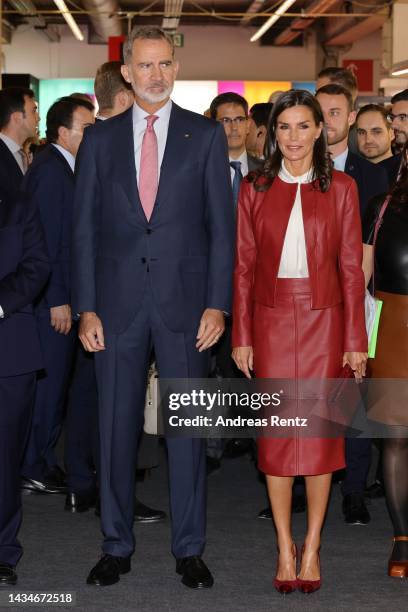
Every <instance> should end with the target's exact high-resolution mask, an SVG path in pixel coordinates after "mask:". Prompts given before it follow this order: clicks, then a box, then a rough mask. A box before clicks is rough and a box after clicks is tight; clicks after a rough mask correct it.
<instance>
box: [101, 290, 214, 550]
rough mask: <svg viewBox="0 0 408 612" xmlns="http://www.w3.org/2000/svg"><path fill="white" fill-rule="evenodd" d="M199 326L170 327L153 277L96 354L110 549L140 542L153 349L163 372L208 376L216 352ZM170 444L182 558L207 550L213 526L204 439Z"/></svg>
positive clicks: (175, 530)
mask: <svg viewBox="0 0 408 612" xmlns="http://www.w3.org/2000/svg"><path fill="white" fill-rule="evenodd" d="M197 327H198V321H197ZM196 332H197V330H196V329H194V330H192V331H191V332H186V333H176V332H172V331H171V330H169V329H168V328H167V327H166V326H165V324H164V322H163V320H162V318H161V316H160V314H159V312H158V310H157V307H156V305H155V302H154V297H153V293H152V290H151V288H150V286H149V285H148V284H147V287H146V293H145V296H144V299H143V302H142V304H141V306H140V308H139V310H138V312H137V315H136V317H135V319H134V321H133V323H132V325H131V326H130V327H129V328H128V329H127V330H126V331H125V332H123V333H121V334H119V335H114V334H110V333H109V332H108V333H105V346H106V349H105V351H101V352H100V353H96V355H95V357H96V359H95V365H96V375H97V382H98V396H99V423H100V451H101V455H100V463H101V465H100V468H101V469H100V487H101V524H102V531H103V534H104V543H103V551H104V552H105V553H109V554H113V555H116V556H121V557H126V556H129V555H131V554H132V553H133V551H134V547H135V540H134V536H133V531H132V525H133V513H134V512H133V511H134V490H135V469H136V458H137V446H138V440H139V436H140V432H141V430H142V427H143V418H144V403H145V394H146V384H147V372H148V366H149V356H150V352H151V348H152V346H153V347H154V351H155V356H156V361H157V366H158V371H159V374H160V376H161V377H162V378H187V377H188V376H192V377H197V378H198V377H203V376H205V375H206V374H207V371H208V370H207V367H208V366H207V363H208V355H207V354H205V353H199V352H198V351H197V349H196V348H195V342H196V338H195V336H196ZM167 449H168V464H169V482H170V509H171V517H172V552H173V554H174V555H175V556H176V557H177V558H180V557H185V556H190V555H200V554H201V553H202V551H203V548H204V543H205V526H206V512H205V508H206V477H205V454H204V442H203V440H200V439H189V438H188V439H187V438H172V439H170V438H169V439H168V440H167Z"/></svg>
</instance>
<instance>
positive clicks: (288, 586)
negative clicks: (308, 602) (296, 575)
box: [273, 543, 298, 595]
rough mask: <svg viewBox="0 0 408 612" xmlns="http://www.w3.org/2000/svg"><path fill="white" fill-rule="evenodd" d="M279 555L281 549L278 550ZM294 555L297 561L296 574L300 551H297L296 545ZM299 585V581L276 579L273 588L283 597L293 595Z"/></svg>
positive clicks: (293, 548)
mask: <svg viewBox="0 0 408 612" xmlns="http://www.w3.org/2000/svg"><path fill="white" fill-rule="evenodd" d="M278 553H279V548H278ZM292 554H293V558H294V560H295V572H296V561H297V556H298V551H297V546H296V544H295V543H293V544H292ZM278 571H279V559H278V561H277V566H276V574H277V573H278ZM297 583H298V581H297V579H295V580H279V579H278V578H276V577H275V578H274V580H273V586H274V587H275V589H276V590H277V591H278V593H280V594H281V595H289V593H293V591H296V589H297Z"/></svg>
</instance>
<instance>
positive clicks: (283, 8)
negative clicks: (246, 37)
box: [250, 0, 296, 42]
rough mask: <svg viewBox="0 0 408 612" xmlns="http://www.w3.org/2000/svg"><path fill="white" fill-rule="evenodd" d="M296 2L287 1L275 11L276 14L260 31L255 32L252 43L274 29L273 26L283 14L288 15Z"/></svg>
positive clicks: (292, 0)
mask: <svg viewBox="0 0 408 612" xmlns="http://www.w3.org/2000/svg"><path fill="white" fill-rule="evenodd" d="M295 2H296V0H285V2H284V3H283V4H281V5H280V7H279V8H278V9H277V10H276V11H275V13H274V14H273V15H271V17H269V19H268V20H267V21H265V23H264V24H263V26H261V27H260V28H259V30H258V31H257V32H255V34H254V35H253V36H252V38H251V39H250V40H251V42H255V41H256V40H258V39H259V38H261V36H263V35H264V34H265V32H266V31H267V30H269V28H270V27H272V26H273V24H274V23H276V22H277V21H278V19H280V18H281V17H282V15H283V13H286V11H287V10H288V9H289V8H290V7H291V6H292V4H295Z"/></svg>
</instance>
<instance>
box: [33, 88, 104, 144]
mask: <svg viewBox="0 0 408 612" xmlns="http://www.w3.org/2000/svg"><path fill="white" fill-rule="evenodd" d="M72 93H86V94H89V95H91V96H93V95H94V79H42V80H41V81H40V99H39V105H40V117H41V120H40V135H41V137H44V136H45V125H46V122H45V120H46V117H47V112H48V109H49V108H50V106H51V104H53V103H54V102H55V101H56V100H57V99H58V98H61V97H62V96H70V95H71V94H72Z"/></svg>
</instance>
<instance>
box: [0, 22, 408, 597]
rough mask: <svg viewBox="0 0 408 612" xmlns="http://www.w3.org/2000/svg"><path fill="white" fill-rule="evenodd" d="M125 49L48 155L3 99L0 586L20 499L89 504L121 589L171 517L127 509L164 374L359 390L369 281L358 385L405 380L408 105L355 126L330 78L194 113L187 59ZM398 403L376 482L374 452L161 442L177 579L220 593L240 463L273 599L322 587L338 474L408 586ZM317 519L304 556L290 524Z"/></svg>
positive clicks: (8, 93)
mask: <svg viewBox="0 0 408 612" xmlns="http://www.w3.org/2000/svg"><path fill="white" fill-rule="evenodd" d="M123 54H124V61H123V64H122V63H121V62H107V63H105V64H103V65H102V66H101V67H99V69H98V71H97V73H96V77H95V99H96V102H97V110H96V108H95V105H94V101H93V99H92V98H91V97H90V96H88V95H87V94H83V93H78V92H77V93H73V94H72V95H70V96H65V97H63V98H60V99H58V100H56V101H55V102H54V104H53V105H52V106H51V107H50V109H49V110H48V112H47V117H46V139H45V141H44V142H41V143H40V142H39V141H38V124H39V111H38V105H37V101H36V100H35V97H34V93H33V92H32V91H31V90H30V89H24V88H18V87H13V88H7V89H3V90H1V91H0V253H1V257H0V419H1V426H0V446H1V448H2V457H3V461H2V462H1V465H0V490H1V492H2V496H1V497H2V503H1V505H0V586H9V585H14V584H16V582H17V573H16V566H17V563H18V561H19V559H20V557H21V555H22V546H21V544H20V542H19V540H18V531H19V527H20V524H21V518H22V504H21V494H22V493H25V494H39V493H41V494H43V495H44V494H49V495H55V494H64V495H65V510H67V511H70V512H85V511H88V510H90V509H91V508H95V513H96V514H97V516H100V521H101V530H102V533H103V544H102V553H103V554H102V556H101V558H100V559H99V560H98V562H97V563H96V565H95V566H94V567H93V568H92V569H91V571H90V573H89V575H88V578H87V583H88V584H89V585H94V586H106V585H111V584H114V583H116V582H118V580H119V579H120V576H121V575H122V574H125V573H127V572H129V571H130V569H131V556H132V554H133V553H134V550H135V540H134V534H133V522H134V521H135V520H136V521H139V522H151V523H155V522H157V521H161V520H164V519H165V518H166V515H165V513H164V512H163V511H162V510H157V509H154V508H150V507H149V506H147V505H146V504H145V503H144V502H142V501H141V500H140V499H138V498H136V496H135V489H136V480H137V478H143V475H144V473H145V472H146V470H148V469H150V468H152V467H154V466H155V465H157V463H158V443H159V438H158V436H155V435H151V434H147V433H145V432H144V431H143V421H144V407H145V397H146V384H147V377H148V371H149V366H150V364H151V361H152V359H153V356H154V360H155V363H156V366H157V370H158V372H159V376H160V377H162V378H202V379H204V378H206V377H208V376H209V375H212V376H218V377H221V378H226V379H234V378H240V377H241V378H242V377H247V378H252V377H254V376H255V377H256V378H261V379H262V378H266V379H289V380H301V379H313V378H318V379H322V378H323V379H330V378H337V377H341V376H344V375H345V374H344V372H345V371H347V372H350V376H354V377H355V378H356V379H357V380H361V379H362V378H363V377H364V376H366V374H367V371H366V369H367V363H368V344H367V334H366V324H365V315H364V297H365V291H366V287H368V288H369V289H370V290H371V291H372V292H375V294H376V296H377V297H379V298H380V299H381V300H382V301H383V313H382V316H381V320H380V327H379V335H378V348H377V354H376V357H375V359H370V360H369V362H370V371H371V374H370V375H371V376H372V377H373V378H378V379H405V378H407V377H408V368H407V363H408V360H407V352H408V337H407V324H406V319H407V314H408V297H407V296H408V268H407V265H408V264H407V262H408V240H407V236H408V232H407V230H408V227H407V223H408V215H407V210H408V208H407V206H408V162H407V141H408V90H404V91H401V92H399V93H397V94H396V95H395V96H394V97H393V98H392V99H391V104H390V106H389V107H385V106H383V105H380V104H367V105H365V106H361V107H360V108H357V96H358V91H357V83H356V80H355V78H354V76H353V75H352V73H350V72H349V71H348V70H345V69H341V68H326V69H323V70H322V71H321V72H320V73H319V74H318V76H317V83H316V93H315V94H314V95H313V94H311V93H310V92H307V91H304V90H290V91H287V92H281V93H280V94H279V95H274V96H273V97H272V98H271V101H259V103H257V104H255V105H254V106H252V108H250V109H249V107H248V102H247V101H246V100H245V98H243V97H242V96H241V95H239V94H236V93H233V92H229V93H223V94H220V95H218V96H217V97H216V98H215V99H214V100H212V102H211V104H210V107H209V109H208V111H206V113H204V116H200V115H198V114H195V113H192V112H190V111H187V110H184V109H182V108H180V107H179V106H178V105H176V104H175V103H174V102H172V100H171V92H172V89H173V84H174V80H175V78H176V76H177V72H178V62H177V60H176V59H175V57H174V47H173V42H172V39H171V38H169V37H168V36H167V35H166V34H165V33H164V32H163V31H162V30H160V29H159V28H156V27H148V28H146V27H145V28H135V29H133V30H132V32H131V33H130V34H129V36H128V39H127V41H126V42H125V44H124V48H123ZM40 110H41V109H40ZM380 221H381V224H380ZM405 399H406V398H405ZM403 400H404V398H403V397H401V396H400V395H399V394H398V393H394V395H393V394H392V393H390V394H388V395H386V396H385V400H384V401H383V402H382V403H380V404H378V403H377V404H376V408H375V411H373V412H372V411H370V410H369V411H368V418H371V419H374V420H376V421H379V422H381V423H384V424H386V425H387V426H388V427H389V432H390V433H389V437H387V438H386V439H384V440H381V443H380V445H379V446H380V461H379V468H378V470H377V477H376V482H375V483H374V485H372V486H371V487H368V488H367V477H368V472H369V469H370V465H371V461H372V441H371V440H370V439H369V438H363V437H347V438H346V439H344V438H342V437H337V438H335V439H329V438H327V437H325V436H324V434H323V433H322V434H321V435H320V436H319V435H318V432H317V433H316V435H315V436H314V437H309V438H307V437H306V438H302V437H299V436H293V435H288V436H287V437H282V438H273V437H268V436H262V435H260V436H259V437H258V439H257V441H256V446H257V451H255V450H254V448H255V443H254V441H253V440H248V439H245V440H244V439H239V438H236V439H232V440H226V439H221V438H217V439H211V438H210V439H208V440H203V439H200V438H191V437H187V436H185V437H178V438H171V437H169V438H168V439H167V440H166V443H167V453H168V468H169V483H170V509H171V522H172V553H173V555H174V556H175V558H176V572H177V573H178V574H180V575H181V577H182V578H181V579H182V582H183V584H184V585H186V586H187V587H190V588H209V587H211V586H212V585H213V582H214V578H213V576H212V574H211V572H210V570H209V568H208V567H207V565H206V564H205V562H204V561H203V559H202V555H203V551H204V546H205V540H206V520H205V519H206V479H207V476H209V475H210V474H211V473H212V472H213V471H214V470H216V469H220V468H221V466H222V460H224V459H225V458H226V457H235V456H238V455H239V454H241V453H246V452H248V451H249V452H251V453H253V454H254V455H255V454H257V466H258V469H259V470H260V471H261V472H262V473H264V474H265V480H266V485H267V491H268V496H269V502H270V506H269V507H267V508H265V509H264V510H261V511H260V513H259V518H262V519H273V521H274V525H275V528H276V534H277V546H278V551H279V557H278V566H277V572H276V576H275V578H274V585H275V588H276V589H277V590H278V591H279V592H280V593H282V594H288V593H291V592H292V591H294V590H296V589H298V590H300V591H302V592H304V593H311V592H314V591H316V590H318V589H319V588H320V586H321V573H320V556H319V551H320V542H321V531H322V526H323V521H324V517H325V514H326V510H327V504H328V499H329V494H330V489H331V484H332V480H333V479H332V476H333V474H338V475H340V476H338V478H340V479H341V491H342V495H343V506H342V510H343V513H344V520H345V522H346V523H347V524H351V525H358V524H360V525H361V524H362V525H365V524H367V523H368V522H369V521H370V514H369V512H368V509H367V506H366V503H365V496H366V495H367V494H368V495H371V494H372V495H377V496H379V495H383V494H385V496H386V500H387V504H388V507H389V512H390V517H391V521H392V525H393V529H394V536H395V537H394V547H393V551H392V554H391V558H390V560H389V566H388V574H389V575H390V576H396V577H405V578H407V577H408V478H407V465H408V437H407V433H408V430H407V426H408V418H407V411H406V410H407V409H406V401H405V403H404V401H403ZM62 431H64V469H63V468H62V467H61V466H60V465H59V461H58V456H57V453H56V447H57V443H58V441H59V439H60V437H61V434H62ZM306 507H307V533H306V538H305V541H304V544H303V547H302V550H301V552H300V551H299V550H298V548H297V545H296V544H295V542H294V541H293V536H292V532H291V514H292V512H303V511H305V509H306Z"/></svg>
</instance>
